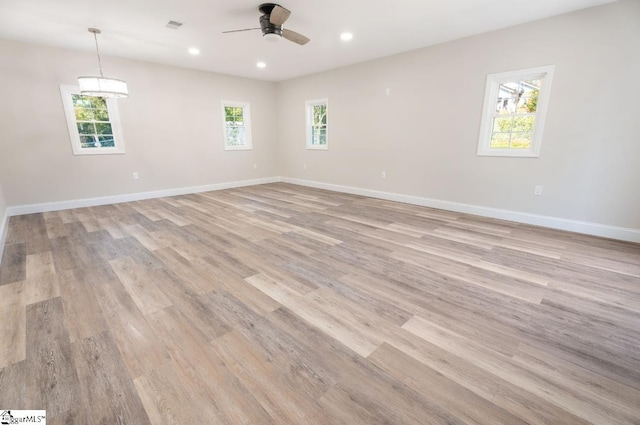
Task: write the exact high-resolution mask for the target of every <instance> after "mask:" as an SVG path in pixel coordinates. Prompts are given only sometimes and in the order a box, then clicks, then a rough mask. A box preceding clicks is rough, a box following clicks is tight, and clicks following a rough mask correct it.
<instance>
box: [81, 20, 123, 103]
mask: <svg viewBox="0 0 640 425" xmlns="http://www.w3.org/2000/svg"><path fill="white" fill-rule="evenodd" d="M89 32H90V33H92V34H93V38H94V39H95V41H96V54H97V55H98V66H99V67H100V76H99V77H78V86H79V87H80V94H83V95H85V96H97V97H109V98H120V97H129V90H128V88H127V83H126V82H125V81H122V80H118V79H117V78H108V77H105V76H104V74H103V73H102V61H101V60H100V49H99V48H98V34H100V33H101V32H102V31H100V30H99V29H97V28H89Z"/></svg>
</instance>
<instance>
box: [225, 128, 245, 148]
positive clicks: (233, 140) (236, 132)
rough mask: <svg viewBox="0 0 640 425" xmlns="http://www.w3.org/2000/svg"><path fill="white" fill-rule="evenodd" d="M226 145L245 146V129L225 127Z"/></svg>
mask: <svg viewBox="0 0 640 425" xmlns="http://www.w3.org/2000/svg"><path fill="white" fill-rule="evenodd" d="M227 145H229V146H244V145H245V129H244V127H237V126H230V125H229V126H227Z"/></svg>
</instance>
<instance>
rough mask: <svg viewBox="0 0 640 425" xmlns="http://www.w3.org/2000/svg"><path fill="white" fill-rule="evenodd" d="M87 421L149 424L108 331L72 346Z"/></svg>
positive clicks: (97, 423) (96, 423)
mask: <svg viewBox="0 0 640 425" xmlns="http://www.w3.org/2000/svg"><path fill="white" fill-rule="evenodd" d="M72 352H73V357H74V359H75V366H76V370H77V373H78V380H79V382H80V398H81V403H82V404H81V406H85V407H89V406H90V409H87V415H86V416H87V418H88V419H89V420H88V422H87V424H95V425H100V424H107V423H123V424H127V423H131V424H141V425H144V424H149V423H150V421H149V418H148V416H147V414H146V412H145V410H144V407H143V405H142V403H141V401H140V398H139V396H138V393H137V391H136V389H135V386H134V385H133V380H132V379H131V376H130V375H129V373H128V371H127V368H126V366H125V364H124V362H123V361H122V358H121V357H120V352H119V351H118V348H117V346H116V344H115V341H114V340H113V338H112V337H111V333H110V332H109V331H104V332H101V333H100V334H97V335H95V336H92V337H90V338H86V339H82V340H80V341H77V342H76V343H74V344H73V346H72Z"/></svg>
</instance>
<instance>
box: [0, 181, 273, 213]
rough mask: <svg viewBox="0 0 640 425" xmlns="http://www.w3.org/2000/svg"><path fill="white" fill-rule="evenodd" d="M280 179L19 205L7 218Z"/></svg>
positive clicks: (264, 182)
mask: <svg viewBox="0 0 640 425" xmlns="http://www.w3.org/2000/svg"><path fill="white" fill-rule="evenodd" d="M279 181H281V180H280V177H266V178H262V179H252V180H239V181H234V182H225V183H214V184H207V185H203V186H190V187H179V188H175V189H165V190H154V191H152V192H138V193H127V194H126V195H114V196H101V197H98V198H84V199H72V200H69V201H59V202H47V203H43V204H30V205H19V206H15V207H9V208H7V216H8V217H13V216H14V215H23V214H34V213H42V212H47V211H60V210H68V209H72V208H84V207H95V206H98V205H107V204H119V203H122V202H132V201H142V200H144V199H151V198H163V197H166V196H177V195H188V194H190V193H200V192H209V191H212V190H222V189H233V188H234V187H243V186H254V185H258V184H266V183H277V182H279Z"/></svg>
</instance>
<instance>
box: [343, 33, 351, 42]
mask: <svg viewBox="0 0 640 425" xmlns="http://www.w3.org/2000/svg"><path fill="white" fill-rule="evenodd" d="M352 38H353V34H351V33H350V32H343V33H342V34H340V40H342V41H349V40H351V39H352Z"/></svg>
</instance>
